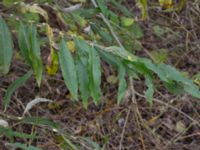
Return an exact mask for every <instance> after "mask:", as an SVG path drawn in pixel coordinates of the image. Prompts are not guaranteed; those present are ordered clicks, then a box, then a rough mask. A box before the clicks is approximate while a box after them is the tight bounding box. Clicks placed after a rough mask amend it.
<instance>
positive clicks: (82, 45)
mask: <svg viewBox="0 0 200 150" xmlns="http://www.w3.org/2000/svg"><path fill="white" fill-rule="evenodd" d="M74 41H75V46H76V49H77V53H78V56H79V58H80V60H81V62H82V63H83V65H84V66H87V65H88V59H89V50H90V47H89V45H88V44H87V43H86V42H85V41H84V40H82V39H79V38H75V40H74Z"/></svg>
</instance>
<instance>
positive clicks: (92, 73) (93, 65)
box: [89, 47, 101, 104]
mask: <svg viewBox="0 0 200 150" xmlns="http://www.w3.org/2000/svg"><path fill="white" fill-rule="evenodd" d="M89 81H90V86H89V87H90V91H91V96H92V98H93V99H94V102H95V104H98V102H99V101H100V96H101V88H100V84H101V62H100V57H99V55H98V53H97V51H96V49H95V48H94V47H92V48H91V49H90V53H89Z"/></svg>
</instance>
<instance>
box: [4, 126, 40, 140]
mask: <svg viewBox="0 0 200 150" xmlns="http://www.w3.org/2000/svg"><path fill="white" fill-rule="evenodd" d="M0 133H3V134H5V136H7V137H8V138H13V137H18V138H23V139H34V138H36V136H35V135H30V134H26V133H22V132H16V131H13V130H12V129H10V128H4V127H0Z"/></svg>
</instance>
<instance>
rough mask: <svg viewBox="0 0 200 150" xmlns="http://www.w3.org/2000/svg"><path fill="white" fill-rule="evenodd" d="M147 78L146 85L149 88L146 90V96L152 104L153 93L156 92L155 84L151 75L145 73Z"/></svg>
mask: <svg viewBox="0 0 200 150" xmlns="http://www.w3.org/2000/svg"><path fill="white" fill-rule="evenodd" d="M145 78H146V85H147V87H148V89H147V90H146V92H145V96H146V99H147V101H148V102H149V103H150V104H152V102H153V94H154V85H153V79H152V77H151V76H150V75H145Z"/></svg>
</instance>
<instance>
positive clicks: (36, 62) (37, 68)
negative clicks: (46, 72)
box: [30, 53, 43, 86]
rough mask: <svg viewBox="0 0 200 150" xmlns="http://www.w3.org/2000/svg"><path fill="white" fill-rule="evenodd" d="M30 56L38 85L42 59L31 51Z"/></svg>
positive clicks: (41, 70)
mask: <svg viewBox="0 0 200 150" xmlns="http://www.w3.org/2000/svg"><path fill="white" fill-rule="evenodd" d="M30 56H31V61H32V68H33V70H34V75H35V78H36V81H37V84H38V86H40V84H41V81H42V72H43V65H42V60H41V58H38V57H37V56H36V55H35V54H34V53H31V54H30Z"/></svg>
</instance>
